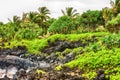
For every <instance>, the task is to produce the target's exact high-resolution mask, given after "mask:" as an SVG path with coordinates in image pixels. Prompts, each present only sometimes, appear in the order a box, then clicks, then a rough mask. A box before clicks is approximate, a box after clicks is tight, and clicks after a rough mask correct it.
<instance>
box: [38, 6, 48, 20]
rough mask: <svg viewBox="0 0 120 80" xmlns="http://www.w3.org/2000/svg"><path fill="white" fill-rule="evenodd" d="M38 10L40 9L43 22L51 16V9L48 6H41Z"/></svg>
mask: <svg viewBox="0 0 120 80" xmlns="http://www.w3.org/2000/svg"><path fill="white" fill-rule="evenodd" d="M38 11H39V14H40V17H41V21H42V22H44V21H46V20H47V19H49V18H50V17H49V16H48V14H50V11H49V9H47V7H40V8H38Z"/></svg>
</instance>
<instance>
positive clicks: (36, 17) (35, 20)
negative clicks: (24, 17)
mask: <svg viewBox="0 0 120 80" xmlns="http://www.w3.org/2000/svg"><path fill="white" fill-rule="evenodd" d="M28 19H29V21H30V22H33V23H39V22H40V20H41V18H40V16H39V14H38V13H37V12H29V13H28Z"/></svg>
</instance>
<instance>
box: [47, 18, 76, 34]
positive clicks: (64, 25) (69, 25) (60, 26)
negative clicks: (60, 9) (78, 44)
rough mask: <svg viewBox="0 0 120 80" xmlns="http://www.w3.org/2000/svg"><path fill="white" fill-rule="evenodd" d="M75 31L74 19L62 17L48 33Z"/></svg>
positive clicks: (53, 24)
mask: <svg viewBox="0 0 120 80" xmlns="http://www.w3.org/2000/svg"><path fill="white" fill-rule="evenodd" d="M74 29H75V26H74V23H73V20H72V18H70V17H69V16H62V17H60V18H59V19H58V20H56V21H54V22H53V23H52V24H51V26H50V27H49V29H48V31H49V32H53V33H70V32H71V30H74Z"/></svg>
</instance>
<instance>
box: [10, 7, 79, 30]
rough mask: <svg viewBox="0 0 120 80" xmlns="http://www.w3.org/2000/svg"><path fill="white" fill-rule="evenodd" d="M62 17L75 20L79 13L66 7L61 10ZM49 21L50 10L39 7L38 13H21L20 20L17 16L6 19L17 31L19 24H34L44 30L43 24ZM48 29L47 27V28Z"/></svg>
mask: <svg viewBox="0 0 120 80" xmlns="http://www.w3.org/2000/svg"><path fill="white" fill-rule="evenodd" d="M61 11H62V13H63V15H66V16H70V17H71V18H75V17H76V16H77V15H78V14H79V13H77V10H76V9H73V7H67V8H66V10H65V11H64V10H61ZM49 19H50V10H49V9H48V8H47V7H40V8H38V11H35V12H29V13H23V15H22V18H20V17H19V16H13V19H12V20H11V19H8V20H9V22H10V23H11V24H12V26H14V27H15V28H16V30H17V27H20V23H21V22H22V23H27V22H31V23H36V24H38V25H39V26H40V27H42V28H45V29H46V24H45V22H46V21H48V20H49ZM47 27H48V26H47Z"/></svg>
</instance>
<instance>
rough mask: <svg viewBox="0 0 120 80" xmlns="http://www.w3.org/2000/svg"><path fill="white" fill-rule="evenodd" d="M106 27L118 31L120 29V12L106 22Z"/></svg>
mask: <svg viewBox="0 0 120 80" xmlns="http://www.w3.org/2000/svg"><path fill="white" fill-rule="evenodd" d="M106 28H107V30H108V31H110V32H115V33H118V32H119V31H120V14H118V16H117V17H116V18H114V19H112V20H111V21H108V22H107V23H106Z"/></svg>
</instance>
